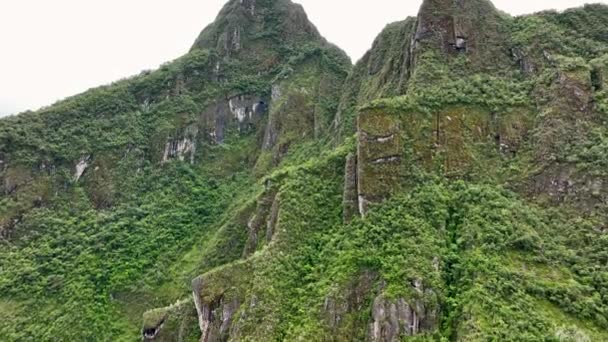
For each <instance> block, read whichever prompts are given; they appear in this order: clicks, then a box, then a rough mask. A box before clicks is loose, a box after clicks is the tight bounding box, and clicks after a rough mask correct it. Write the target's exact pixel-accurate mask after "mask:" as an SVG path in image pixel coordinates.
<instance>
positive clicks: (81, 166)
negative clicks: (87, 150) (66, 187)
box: [74, 155, 91, 182]
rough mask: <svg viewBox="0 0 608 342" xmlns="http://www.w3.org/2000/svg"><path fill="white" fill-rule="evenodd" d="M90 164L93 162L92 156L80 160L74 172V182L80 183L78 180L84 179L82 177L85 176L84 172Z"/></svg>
mask: <svg viewBox="0 0 608 342" xmlns="http://www.w3.org/2000/svg"><path fill="white" fill-rule="evenodd" d="M90 162H91V156H90V155H87V156H83V157H82V158H80V160H79V161H78V164H76V170H75V171H74V181H75V182H78V180H79V179H80V177H82V175H83V174H84V172H85V171H86V170H87V168H88V167H89V163H90Z"/></svg>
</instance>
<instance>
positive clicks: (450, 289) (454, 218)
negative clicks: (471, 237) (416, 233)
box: [441, 204, 462, 341]
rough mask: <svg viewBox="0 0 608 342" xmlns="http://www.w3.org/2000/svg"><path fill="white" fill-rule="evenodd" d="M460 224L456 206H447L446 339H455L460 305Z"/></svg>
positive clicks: (444, 267)
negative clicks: (458, 299)
mask: <svg viewBox="0 0 608 342" xmlns="http://www.w3.org/2000/svg"><path fill="white" fill-rule="evenodd" d="M460 225H461V218H460V215H459V214H458V209H457V207H456V206H455V205H454V204H452V205H450V206H449V207H448V217H447V219H446V222H445V227H446V247H447V251H448V252H447V255H445V257H444V262H443V272H442V273H443V278H444V282H445V285H446V298H445V302H444V304H443V306H442V311H443V313H444V314H443V315H442V322H441V330H442V335H443V336H444V337H447V340H448V341H456V340H457V331H458V330H457V324H458V319H459V317H460V312H461V310H462V307H461V306H460V304H458V303H459V302H458V301H457V300H455V299H457V298H458V297H459V294H460V286H458V283H459V278H460V275H459V274H458V270H459V267H458V264H460V262H461V261H460V257H459V255H460V247H459V246H458V238H459V234H458V230H459V227H460Z"/></svg>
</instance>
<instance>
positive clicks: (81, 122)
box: [0, 0, 608, 341]
mask: <svg viewBox="0 0 608 342" xmlns="http://www.w3.org/2000/svg"><path fill="white" fill-rule="evenodd" d="M607 56H608V7H606V6H605V5H588V6H585V7H582V8H577V9H572V10H568V11H565V12H563V13H557V12H542V13H538V14H534V15H528V16H522V17H511V16H509V15H507V14H505V13H502V12H500V11H499V10H497V9H496V8H495V7H494V6H493V5H492V4H491V3H490V2H489V1H486V0H458V1H452V0H449V1H447V0H425V1H423V3H422V6H421V8H420V12H419V14H418V16H417V17H413V18H407V19H405V20H404V21H402V22H397V23H393V24H389V25H388V26H387V27H386V28H385V29H384V30H383V32H381V33H380V35H379V36H378V38H377V39H376V40H375V41H374V43H373V46H372V48H371V49H370V51H369V52H368V53H367V54H366V55H365V56H364V57H363V58H362V59H361V60H360V61H359V62H358V63H357V64H356V65H355V66H351V64H350V61H349V59H348V58H347V57H346V55H345V54H344V53H343V52H342V51H341V50H340V49H338V48H337V47H335V46H333V45H331V44H330V43H328V42H327V41H326V40H325V39H324V38H323V37H322V36H321V35H320V34H319V32H318V30H317V29H316V28H315V26H314V25H313V24H312V23H310V21H309V20H308V18H307V16H306V14H305V12H304V10H303V8H302V7H301V6H300V5H297V4H294V3H292V2H291V1H289V0H275V1H271V0H231V1H229V2H228V3H227V4H226V5H225V6H224V8H223V9H222V10H221V12H220V13H219V15H218V17H217V19H216V20H215V22H214V23H212V24H211V25H209V26H208V27H207V28H205V29H204V30H203V32H202V33H201V34H200V36H199V37H198V38H197V40H196V42H195V43H194V45H193V47H192V49H191V51H190V52H189V53H188V54H187V55H185V56H184V57H182V58H180V59H178V60H176V61H173V62H171V63H168V64H166V65H164V66H162V67H161V68H160V69H159V70H156V71H150V72H144V73H142V74H141V75H138V76H136V77H133V78H130V79H127V80H123V81H119V82H117V83H115V84H112V85H109V86H105V87H101V88H98V89H93V90H91V91H89V92H87V93H85V94H81V95H78V96H75V97H73V98H70V99H66V100H64V101H61V102H59V103H57V104H55V105H53V106H50V107H47V108H45V109H42V110H41V111H39V112H27V113H22V114H20V115H18V116H14V117H10V118H6V119H3V120H0V179H1V180H2V188H1V190H2V197H0V204H2V205H1V208H2V209H0V237H1V242H0V243H1V248H0V262H1V264H0V268H1V269H2V271H3V272H1V274H0V313H3V317H5V319H3V320H2V322H0V332H2V336H7V340H10V341H13V340H14V341H20V340H31V339H36V340H134V339H143V340H146V341H241V340H244V341H269V340H284V341H294V340H298V341H300V340H310V341H402V340H408V341H409V340H412V341H434V340H437V341H447V340H450V341H487V340H501V341H502V340H505V341H524V340H530V341H536V340H547V341H596V340H597V341H602V340H606V339H608V320H607V319H606V317H607V316H608V254H607V253H606V251H608V239H607V237H608V235H606V233H607V232H608V227H607V226H606V222H608V192H607V190H608V173H607V172H606V167H608V165H607V163H606V161H607V160H608V140H607V138H606V137H607V136H608V131H607V130H608V128H607V127H608V126H607V124H606V118H607V117H608V95H607V94H608V93H607V89H608V81H607V80H608V57H607ZM33 307H35V308H36V309H35V310H32V308H33ZM142 317H143V325H142Z"/></svg>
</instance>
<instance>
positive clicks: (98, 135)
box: [0, 0, 350, 340]
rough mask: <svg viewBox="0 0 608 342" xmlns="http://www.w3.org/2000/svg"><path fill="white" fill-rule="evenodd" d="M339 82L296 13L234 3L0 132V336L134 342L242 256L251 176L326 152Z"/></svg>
mask: <svg viewBox="0 0 608 342" xmlns="http://www.w3.org/2000/svg"><path fill="white" fill-rule="evenodd" d="M296 22H297V23H298V25H301V26H294V23H296ZM235 30H236V31H235ZM235 32H236V33H235ZM349 68H350V61H349V60H348V58H347V57H346V55H345V54H344V53H343V52H342V51H341V50H339V49H338V48H336V47H334V46H332V45H330V44H329V43H327V42H326V41H325V40H324V39H323V38H322V37H321V36H320V35H319V34H318V32H317V31H316V29H315V28H314V26H313V25H312V24H310V23H309V22H308V20H307V18H306V14H305V13H304V11H303V9H302V8H301V6H299V5H295V4H293V3H291V2H290V1H287V0H285V1H246V2H243V1H240V0H234V1H230V2H228V3H227V4H226V6H225V8H224V9H223V10H222V12H221V13H220V14H219V16H218V18H217V20H216V21H215V22H214V23H213V24H211V25H210V26H209V27H207V28H206V29H205V30H204V31H203V33H202V34H201V38H199V39H198V40H197V42H196V44H195V47H193V49H192V51H191V52H190V53H188V54H187V55H185V56H184V57H182V58H180V59H178V60H176V61H173V62H171V63H168V64H166V65H164V66H162V67H161V68H160V69H159V70H156V71H151V72H144V73H142V74H141V75H139V76H136V77H132V78H130V79H126V80H121V81H119V82H116V83H115V84H112V85H109V86H104V87H101V88H97V89H92V90H90V91H88V92H86V93H84V94H81V95H77V96H74V97H72V98H69V99H66V100H64V101H61V102H59V103H57V104H54V105H53V106H50V107H47V108H44V109H42V110H40V111H39V112H28V113H23V114H21V115H18V116H15V117H10V118H6V119H3V120H1V121H0V159H1V161H0V180H1V183H0V184H1V186H2V188H1V193H2V197H1V198H0V201H1V202H0V203H1V205H0V208H1V209H0V234H1V236H2V241H1V242H0V243H1V244H2V247H1V248H0V249H1V251H0V264H1V265H2V272H1V273H2V275H1V276H0V307H1V309H0V311H1V312H2V313H3V317H7V318H6V319H3V322H2V323H0V331H1V332H2V334H1V335H2V336H5V337H6V338H8V339H9V340H23V339H37V340H124V339H134V338H136V336H138V335H139V334H140V327H141V326H140V324H141V320H140V317H141V314H142V313H143V311H145V310H148V309H150V308H153V307H155V306H163V305H168V304H170V303H174V302H175V301H176V300H178V299H180V298H182V297H184V296H186V294H187V293H189V292H190V290H189V287H190V281H191V279H192V278H194V276H195V275H196V274H197V273H198V272H201V271H203V270H206V269H209V268H211V267H214V266H218V265H221V264H223V263H225V262H229V261H232V260H234V259H237V258H239V257H240V256H241V255H242V251H243V249H244V246H245V244H246V242H247V235H248V234H247V232H246V230H245V229H244V227H245V225H246V222H247V220H249V217H248V215H250V213H251V212H252V211H253V210H254V209H255V199H254V198H255V196H256V193H257V192H258V191H259V190H260V188H261V185H260V184H259V182H258V178H259V176H260V175H262V174H264V173H266V172H267V170H269V169H271V168H273V167H275V166H276V164H278V163H279V162H280V161H281V160H282V158H283V157H284V156H285V155H287V154H288V152H289V151H291V146H292V145H293V146H297V144H301V143H304V142H309V141H313V140H315V138H317V139H322V138H323V137H324V136H327V130H328V127H329V126H330V123H331V121H332V120H333V115H334V113H335V108H334V107H336V106H337V102H338V97H339V89H340V88H341V86H342V83H343V81H344V78H345V77H346V75H347V73H348V71H349ZM294 148H295V147H294ZM201 260H203V262H200V261H201ZM172 265H175V266H173V267H172ZM161 288H162V289H161ZM190 303H191V302H190ZM33 307H36V309H35V310H32V308H33Z"/></svg>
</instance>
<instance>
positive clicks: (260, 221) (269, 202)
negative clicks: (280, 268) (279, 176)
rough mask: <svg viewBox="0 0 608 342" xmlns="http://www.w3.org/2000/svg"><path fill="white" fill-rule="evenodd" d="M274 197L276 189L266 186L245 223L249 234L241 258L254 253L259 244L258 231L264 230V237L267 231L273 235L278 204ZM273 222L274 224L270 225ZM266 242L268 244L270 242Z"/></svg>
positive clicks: (269, 185)
mask: <svg viewBox="0 0 608 342" xmlns="http://www.w3.org/2000/svg"><path fill="white" fill-rule="evenodd" d="M276 197H277V189H276V188H275V187H273V186H272V184H267V188H266V191H265V192H264V193H263V194H262V195H261V196H260V197H259V198H258V201H257V202H258V203H257V208H256V210H255V213H254V214H253V216H252V217H251V219H250V220H249V222H248V223H247V230H248V233H249V234H248V237H247V242H246V243H245V248H244V250H243V258H246V257H248V256H249V255H251V254H253V253H254V252H255V251H256V249H257V247H258V245H259V243H260V242H261V241H260V236H259V235H260V230H261V229H262V228H263V227H265V228H266V234H265V236H264V237H266V236H268V235H269V231H272V232H273V233H272V234H274V225H275V224H276V220H277V217H276V215H277V214H278V213H277V212H278V202H277V201H276ZM275 202H276V208H275V212H274V215H275V216H274V217H273V216H272V214H273V207H274V206H275ZM273 220H274V223H272V221H273ZM267 242H270V240H268V241H267Z"/></svg>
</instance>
